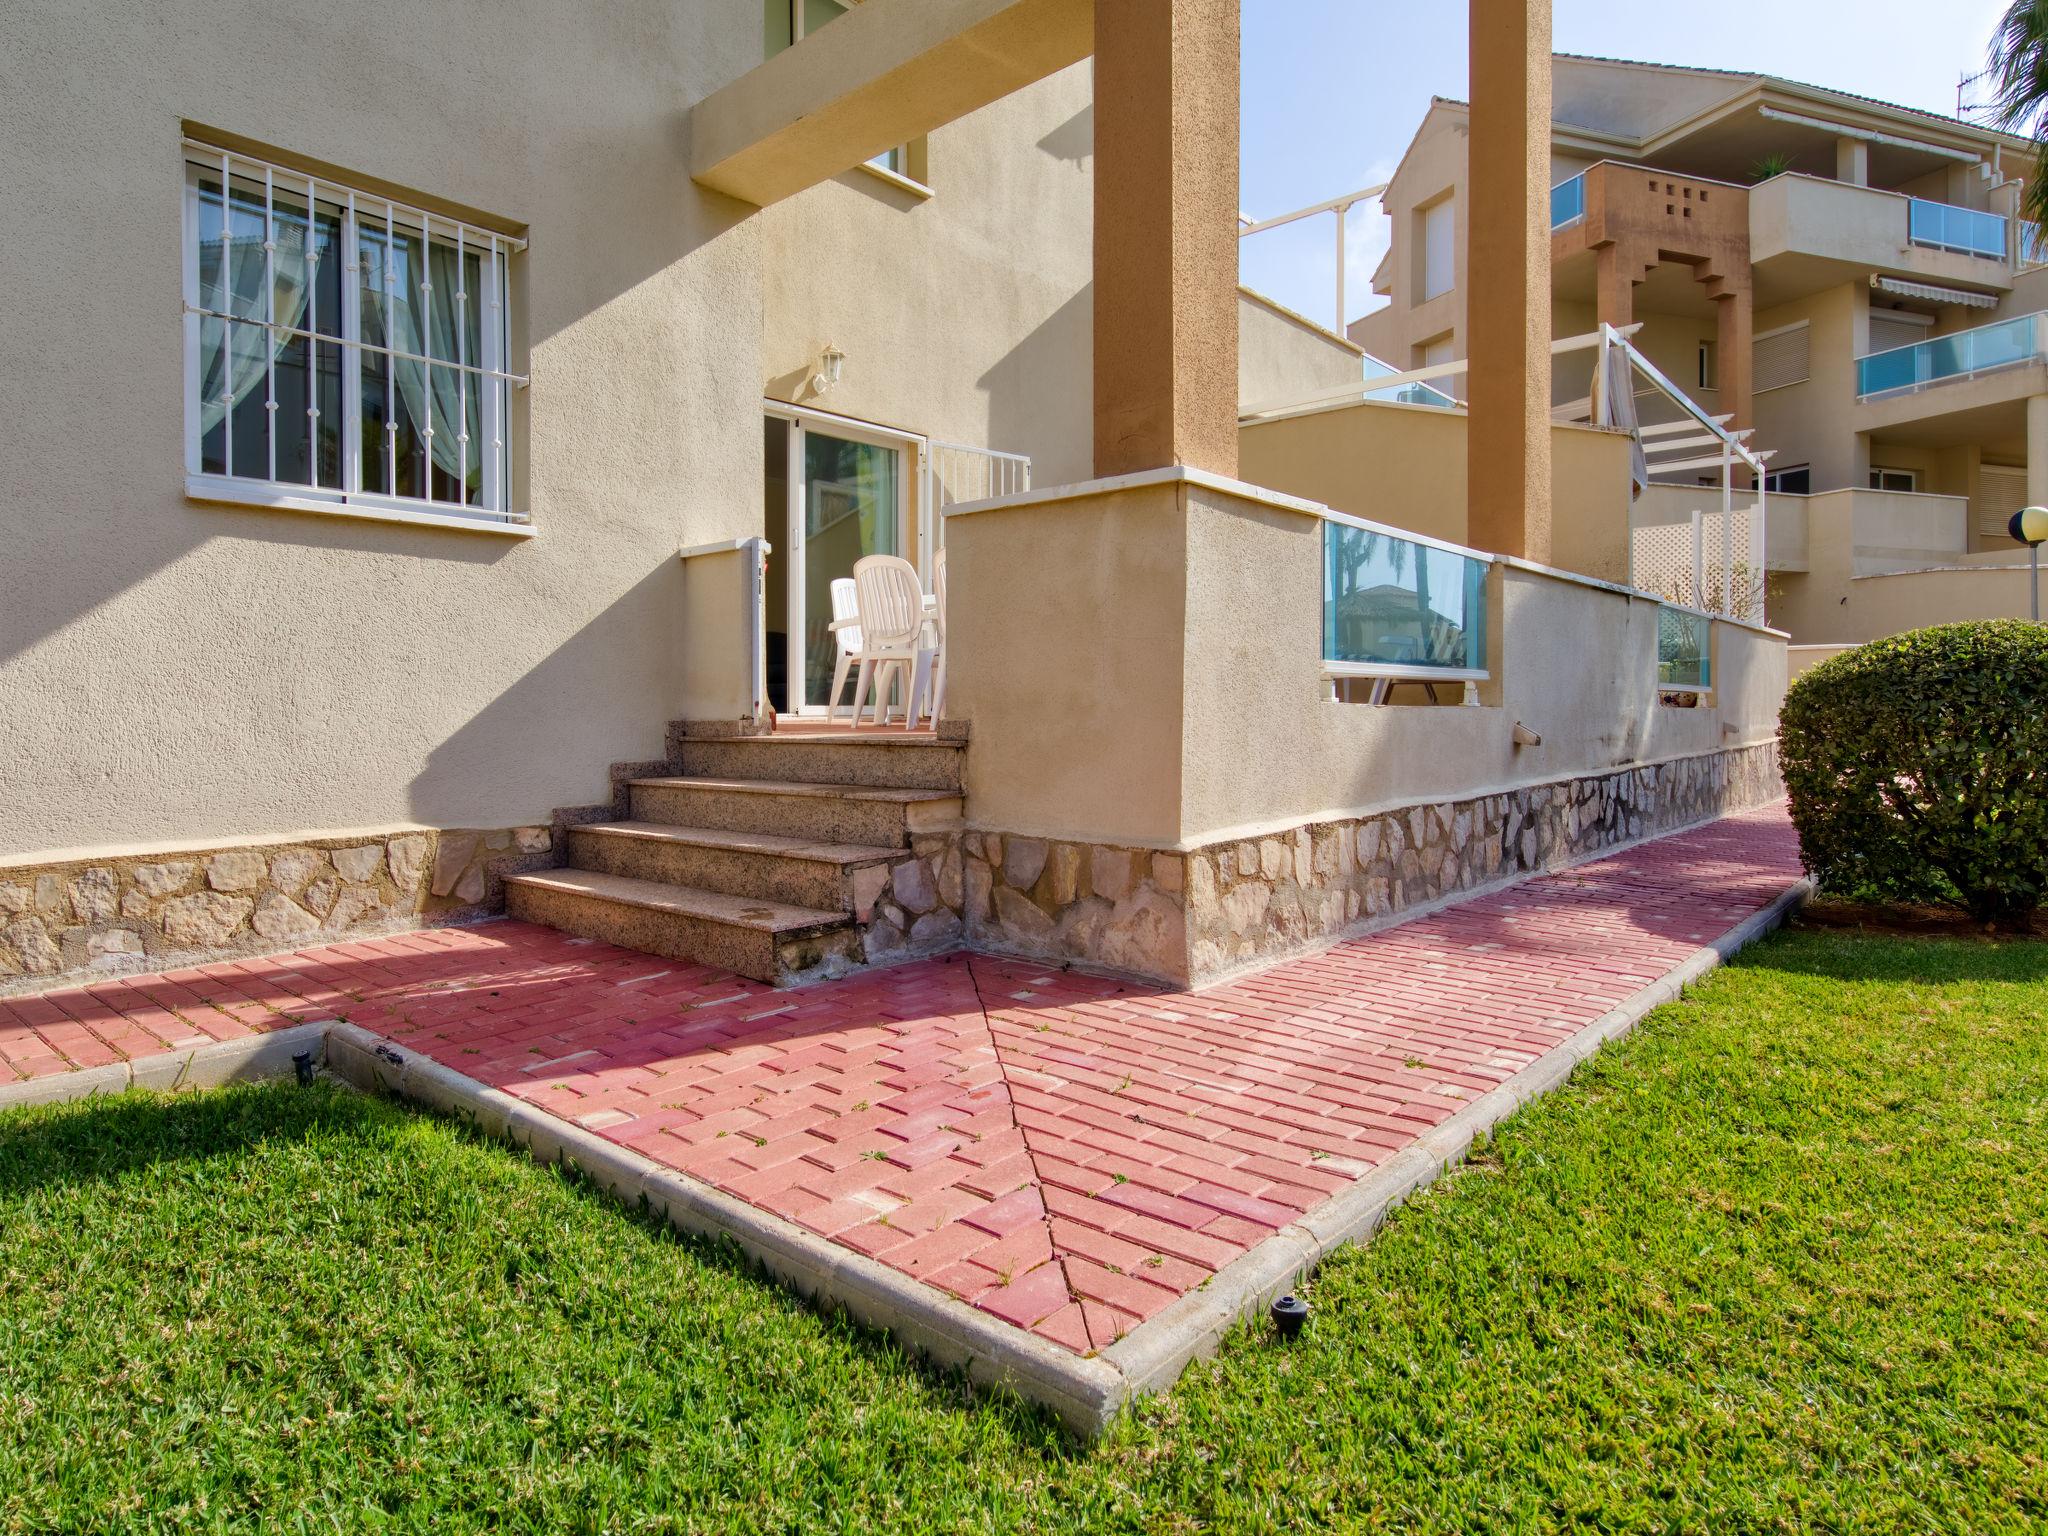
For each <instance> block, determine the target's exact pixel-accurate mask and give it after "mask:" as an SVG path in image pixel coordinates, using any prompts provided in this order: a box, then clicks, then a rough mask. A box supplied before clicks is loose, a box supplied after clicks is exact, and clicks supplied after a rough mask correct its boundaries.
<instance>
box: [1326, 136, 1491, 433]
mask: <svg viewBox="0 0 2048 1536" xmlns="http://www.w3.org/2000/svg"><path fill="white" fill-rule="evenodd" d="M1466 117H1467V114H1466V109H1465V108H1464V106H1463V105H1462V104H1460V103H1456V102H1447V101H1438V102H1435V103H1433V104H1432V105H1431V107H1430V109H1429V112H1428V114H1427V115H1426V116H1425V117H1424V119H1423V121H1422V126H1421V127H1420V128H1419V129H1417V131H1416V135H1415V138H1414V140H1413V141H1412V142H1411V143H1410V144H1409V146H1408V149H1407V152H1406V153H1405V154H1404V155H1403V156H1402V158H1401V163H1400V165H1399V166H1397V167H1396V168H1395V170H1394V174H1393V176H1392V178H1391V179H1390V180H1389V181H1388V183H1387V191H1386V195H1385V197H1384V198H1383V200H1382V206H1383V207H1384V209H1385V211H1386V214H1387V216H1388V219H1389V220H1390V222H1391V224H1392V231H1393V240H1392V244H1391V245H1390V246H1389V248H1388V251H1387V257H1386V261H1385V263H1384V265H1383V268H1382V270H1383V271H1384V272H1385V273H1386V274H1387V276H1388V278H1389V281H1390V286H1389V287H1388V289H1387V293H1388V296H1389V297H1390V298H1391V300H1392V302H1391V303H1390V304H1388V305H1387V306H1386V307H1385V308H1384V309H1377V310H1374V311H1373V312H1372V313H1371V314H1368V315H1364V316H1362V317H1360V318H1359V319H1357V320H1354V321H1352V322H1351V324H1350V326H1349V327H1348V328H1347V330H1346V334H1347V335H1349V336H1350V338H1351V339H1352V340H1353V341H1355V342H1357V343H1358V344H1359V345H1360V346H1361V347H1363V348H1365V350H1366V351H1368V352H1370V353H1372V355H1373V356H1375V357H1377V358H1379V359H1381V360H1382V361H1383V362H1387V363H1390V364H1392V365H1393V366H1394V367H1395V368H1396V369H1403V370H1405V369H1408V368H1418V367H1420V366H1422V357H1421V350H1422V348H1423V346H1424V345H1425V344H1426V343H1428V342H1430V341H1432V340H1434V339H1435V338H1437V337H1439V336H1443V335H1446V334H1448V335H1449V336H1450V338H1451V341H1452V345H1453V349H1454V351H1453V355H1454V356H1457V357H1463V356H1464V355H1465V282H1466V275H1465V274H1466V268H1465V255H1466V248H1467V247H1466V228H1467V221H1468V214H1469V208H1468V204H1469V202H1470V199H1469V198H1468V197H1467V195H1466V191H1467V186H1466V181H1467V178H1466V169H1467V166H1466V148H1465V147H1466V131H1467V122H1466ZM1446 192H1449V193H1451V194H1452V195H1453V196H1455V197H1456V198H1457V200H1458V206H1457V212H1456V214H1455V217H1454V222H1455V224H1456V229H1457V233H1456V247H1457V258H1456V264H1455V269H1454V272H1453V283H1452V286H1451V288H1450V290H1449V291H1448V292H1446V293H1441V294H1438V295H1437V296H1436V297H1434V298H1430V299H1424V298H1423V297H1422V280H1423V273H1422V270H1421V256H1422V220H1423V210H1424V209H1426V208H1427V207H1428V205H1429V204H1431V203H1434V202H1436V201H1438V200H1439V199H1440V198H1441V197H1442V196H1443V194H1444V193H1446ZM1445 387H1446V388H1448V389H1449V390H1450V391H1451V392H1452V393H1453V394H1457V395H1462V394H1463V393H1464V389H1463V387H1462V381H1459V380H1452V381H1450V382H1449V383H1447V384H1446V386H1445Z"/></svg>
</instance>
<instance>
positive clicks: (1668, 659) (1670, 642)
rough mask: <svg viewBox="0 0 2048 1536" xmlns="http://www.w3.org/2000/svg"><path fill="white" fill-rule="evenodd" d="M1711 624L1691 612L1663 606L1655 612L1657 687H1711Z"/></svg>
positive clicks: (1695, 612)
mask: <svg viewBox="0 0 2048 1536" xmlns="http://www.w3.org/2000/svg"><path fill="white" fill-rule="evenodd" d="M1713 634H1714V621H1713V620H1712V619H1710V618H1709V617H1708V616H1707V615H1706V614H1704V613H1700V612H1698V611H1697V610H1695V609H1691V608H1673V607H1671V606H1670V605H1669V604H1665V605H1663V606H1661V607H1659V608H1658V610H1657V686H1658V687H1659V688H1664V689H1675V688H1691V689H1705V688H1708V687H1711V686H1712V684H1713V677H1714V661H1713Z"/></svg>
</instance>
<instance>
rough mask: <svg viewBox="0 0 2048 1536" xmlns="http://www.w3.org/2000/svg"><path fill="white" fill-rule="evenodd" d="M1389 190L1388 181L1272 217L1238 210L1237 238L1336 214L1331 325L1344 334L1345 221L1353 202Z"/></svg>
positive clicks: (1383, 193)
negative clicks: (1334, 301) (1252, 215)
mask: <svg viewBox="0 0 2048 1536" xmlns="http://www.w3.org/2000/svg"><path fill="white" fill-rule="evenodd" d="M1386 190H1387V184H1386V183H1385V182H1384V181H1383V182H1381V183H1380V184H1379V185H1378V186H1374V187H1360V188H1359V189H1358V190H1357V191H1356V192H1346V193H1344V194H1343V195H1342V196H1341V197H1330V198H1325V199H1324V200H1323V201H1322V202H1320V203H1311V204H1309V206H1308V207H1306V208H1297V209H1295V210H1294V211H1293V212H1292V213H1282V214H1276V215H1275V216H1274V217H1272V218H1270V219H1252V218H1247V217H1246V216H1245V213H1244V210H1243V209H1239V210H1238V214H1237V238H1238V239H1240V240H1242V239H1243V238H1244V237H1245V236H1246V235H1262V234H1264V233H1265V232H1266V231H1267V230H1269V229H1278V228H1279V227H1280V226H1281V225H1283V224H1292V223H1295V222H1296V221H1297V220H1300V219H1312V218H1314V217H1315V216H1316V215H1317V214H1319V213H1334V214H1336V215H1337V320H1336V323H1335V324H1334V325H1333V326H1331V329H1332V330H1334V331H1335V332H1336V333H1337V334H1338V335H1339V336H1342V335H1343V334H1344V221H1345V220H1346V219H1347V218H1349V217H1350V216H1351V209H1352V206H1353V205H1354V204H1356V203H1367V202H1371V201H1372V200H1373V199H1375V198H1378V197H1381V196H1383V195H1385V193H1386Z"/></svg>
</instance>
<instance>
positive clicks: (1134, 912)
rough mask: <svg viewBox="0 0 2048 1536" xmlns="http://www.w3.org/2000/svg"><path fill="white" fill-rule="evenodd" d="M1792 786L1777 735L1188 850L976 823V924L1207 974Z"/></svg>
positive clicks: (1039, 947) (1064, 951)
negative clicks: (1069, 838) (1781, 764)
mask: <svg viewBox="0 0 2048 1536" xmlns="http://www.w3.org/2000/svg"><path fill="white" fill-rule="evenodd" d="M1783 792H1784V789H1783V784H1782V781H1781V780H1780V778H1779V776H1778V752H1777V744H1776V743H1775V742H1770V743H1765V744H1762V745H1759V746H1753V747H1740V748H1731V749H1729V750H1726V751H1722V752H1714V753H1707V754H1704V755H1701V756H1698V757H1690V758H1680V759H1675V760H1673V761H1670V762H1665V763H1657V764H1653V765H1649V766H1645V767H1639V768H1629V769H1621V770H1617V771H1615V772H1613V773H1606V774H1594V775H1588V776H1585V777H1580V778H1573V779H1565V780H1560V781H1558V782H1555V783H1550V784H1541V785H1534V786H1529V787H1526V788H1522V789H1517V790H1510V791H1504V792H1502V793H1500V794H1494V795H1484V796H1480V797H1477V798H1474V799H1468V800H1447V801H1444V802H1441V803H1438V804H1430V805H1411V806H1404V807H1402V808H1400V809H1398V810H1391V811H1383V812H1380V813H1377V814H1375V815H1371V816H1364V817H1355V818H1349V819H1344V820H1338V821H1327V822H1316V823H1311V824H1308V825H1304V826H1299V827H1295V828H1293V829H1292V830H1291V831H1288V832H1286V833H1282V834H1274V835H1270V836H1265V837H1257V838H1241V839H1231V840H1229V841H1225V842H1217V843H1211V844H1208V845H1206V846H1204V847H1201V848H1197V849H1194V850H1192V851H1188V852H1180V853H1163V852H1153V851H1148V850H1145V849H1136V848H1115V847H1100V846H1093V845H1089V844H1079V843H1062V842H1048V841H1046V840H1044V839H1040V838H1027V837H1011V836H1004V835H1001V834H998V833H994V832H968V833H966V834H964V835H963V837H962V839H961V843H962V854H963V875H964V881H965V890H964V893H963V894H964V897H965V912H964V916H965V920H966V929H967V935H968V939H969V942H971V943H973V944H976V945H977V946H980V947H985V948H990V949H998V950H1004V951H1009V952H1012V953H1018V954H1025V955H1031V956H1034V957H1037V958H1042V959H1047V960H1059V961H1073V962H1077V963H1081V964H1086V965H1097V966H1103V967H1106V968H1108V969H1110V970H1116V971H1126V972H1131V973H1133V974H1137V975H1142V976H1151V977H1157V978H1159V979H1161V980H1166V981H1173V982H1180V983H1187V982H1196V983H1199V982H1203V981H1208V980H1213V979H1214V978H1216V977H1218V976H1221V975H1224V974H1227V973H1229V972H1231V971H1234V970H1238V969H1240V968H1242V967H1245V966H1248V965H1252V964H1255V963H1260V962H1265V961H1270V960H1273V959H1276V958H1278V957H1280V956H1282V955H1286V954H1290V953H1293V952H1296V951H1299V950H1302V949H1305V948H1308V947H1310V946H1312V945H1315V944H1318V943H1326V942H1328V941H1329V940H1331V939H1334V938H1336V937H1338V936H1339V935H1341V934H1343V933H1345V932H1347V931H1350V930H1355V929H1360V928H1364V927H1367V926H1370V925H1371V924H1372V923H1374V922H1375V921H1379V920H1385V919H1389V918H1392V917H1393V916H1395V915H1397V914H1399V913H1401V912H1403V911H1407V910H1411V909H1413V908H1416V907H1420V906H1426V905H1428V904H1429V903H1431V902H1435V901H1439V900H1441V899H1443V898H1444V897H1447V896H1453V895H1456V894H1458V893H1459V892H1463V891H1470V890H1473V889H1476V888H1477V887H1480V886H1485V885H1491V884H1494V883H1496V882H1498V881H1502V880H1507V879H1512V878H1515V877H1518V876H1521V875H1526V874H1533V873H1536V872H1539V871H1541V870H1544V869H1549V868H1553V867H1555V866H1557V865H1559V864H1565V863H1570V862H1572V861H1574V860H1577V859H1581V858H1585V857H1587V856H1588V855H1591V854H1595V853H1598V852H1601V851H1602V850H1604V849H1608V848H1612V847H1615V846H1617V845H1619V844H1622V843H1628V842H1633V841H1635V840H1636V839H1638V838H1643V837H1648V836H1651V835H1653V834H1655V833H1658V832H1664V831H1669V830H1672V829H1674V828H1677V827H1682V826H1688V825H1691V824H1692V823H1694V822H1699V821H1704V820H1707V819H1708V818H1710V817H1713V816H1716V815H1720V814H1722V813H1724V812H1727V811H1732V810H1741V809H1745V808H1747V807H1749V806H1754V805H1761V804H1763V803H1764V802H1765V801H1768V800H1772V799H1775V798H1776V797H1777V796H1779V795H1780V794H1782V793H1783Z"/></svg>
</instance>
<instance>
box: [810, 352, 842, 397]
mask: <svg viewBox="0 0 2048 1536" xmlns="http://www.w3.org/2000/svg"><path fill="white" fill-rule="evenodd" d="M845 367H846V354H845V353H844V352H842V351H840V350H839V348H838V346H837V344H835V343H833V342H829V341H828V342H826V343H825V350H824V351H823V352H821V353H819V354H818V371H817V372H816V373H815V374H813V375H812V376H811V390H812V392H813V393H814V394H820V395H822V394H823V393H825V391H826V390H828V389H831V388H832V387H833V386H835V385H836V384H838V382H839V375H840V372H841V371H842V370H843V369H844V368H845Z"/></svg>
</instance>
